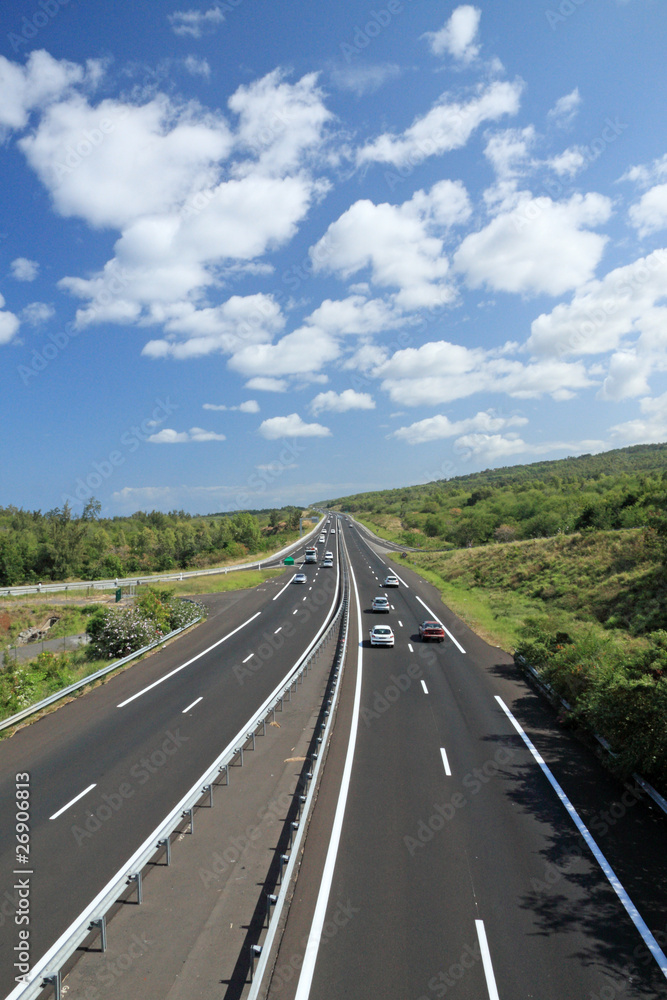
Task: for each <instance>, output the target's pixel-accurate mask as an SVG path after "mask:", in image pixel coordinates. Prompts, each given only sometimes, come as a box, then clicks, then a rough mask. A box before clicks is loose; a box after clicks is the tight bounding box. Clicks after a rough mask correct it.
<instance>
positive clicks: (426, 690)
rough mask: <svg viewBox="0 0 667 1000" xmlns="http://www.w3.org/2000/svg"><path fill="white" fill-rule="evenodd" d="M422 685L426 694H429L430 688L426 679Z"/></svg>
mask: <svg viewBox="0 0 667 1000" xmlns="http://www.w3.org/2000/svg"><path fill="white" fill-rule="evenodd" d="M422 687H423V688H424V694H428V688H427V687H426V681H422Z"/></svg>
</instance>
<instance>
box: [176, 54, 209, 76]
mask: <svg viewBox="0 0 667 1000" xmlns="http://www.w3.org/2000/svg"><path fill="white" fill-rule="evenodd" d="M183 65H184V66H185V68H186V70H187V71H188V73H190V74H191V75H192V76H203V77H204V79H205V80H208V79H209V77H210V76H211V67H210V65H209V62H208V59H200V58H199V56H186V57H185V59H184V60H183Z"/></svg>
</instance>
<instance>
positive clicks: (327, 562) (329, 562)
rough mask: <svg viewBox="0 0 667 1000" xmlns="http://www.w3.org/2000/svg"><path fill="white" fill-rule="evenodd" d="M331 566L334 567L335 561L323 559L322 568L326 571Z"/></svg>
mask: <svg viewBox="0 0 667 1000" xmlns="http://www.w3.org/2000/svg"><path fill="white" fill-rule="evenodd" d="M331 566H333V559H323V560H322V567H323V568H324V569H329V568H330V567H331Z"/></svg>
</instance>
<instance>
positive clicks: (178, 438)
mask: <svg viewBox="0 0 667 1000" xmlns="http://www.w3.org/2000/svg"><path fill="white" fill-rule="evenodd" d="M148 440H149V441H150V442H151V444H188V443H189V442H191V441H226V440H227V438H226V437H225V435H224V434H216V433H214V432H213V431H205V430H203V428H201V427H191V428H190V430H189V431H175V430H172V429H171V428H170V427H165V428H163V430H161V431H158V432H157V434H151V435H150V437H149V438H148Z"/></svg>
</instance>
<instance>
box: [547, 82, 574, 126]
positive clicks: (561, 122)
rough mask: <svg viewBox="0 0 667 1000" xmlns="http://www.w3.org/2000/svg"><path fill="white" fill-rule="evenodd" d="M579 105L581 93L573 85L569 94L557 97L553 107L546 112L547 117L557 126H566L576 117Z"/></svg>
mask: <svg viewBox="0 0 667 1000" xmlns="http://www.w3.org/2000/svg"><path fill="white" fill-rule="evenodd" d="M580 106H581V94H580V93H579V88H578V87H575V88H574V90H571V91H570V93H569V94H564V95H563V97H559V98H558V100H557V101H556V103H555V105H554V107H553V108H551V110H550V111H549V112H548V113H547V118H548V119H549V120H550V121H551V122H553V124H554V125H557V126H558V128H567V126H568V125H571V124H572V122H573V121H574V119H575V118H576V116H577V114H578V112H579V108H580Z"/></svg>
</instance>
